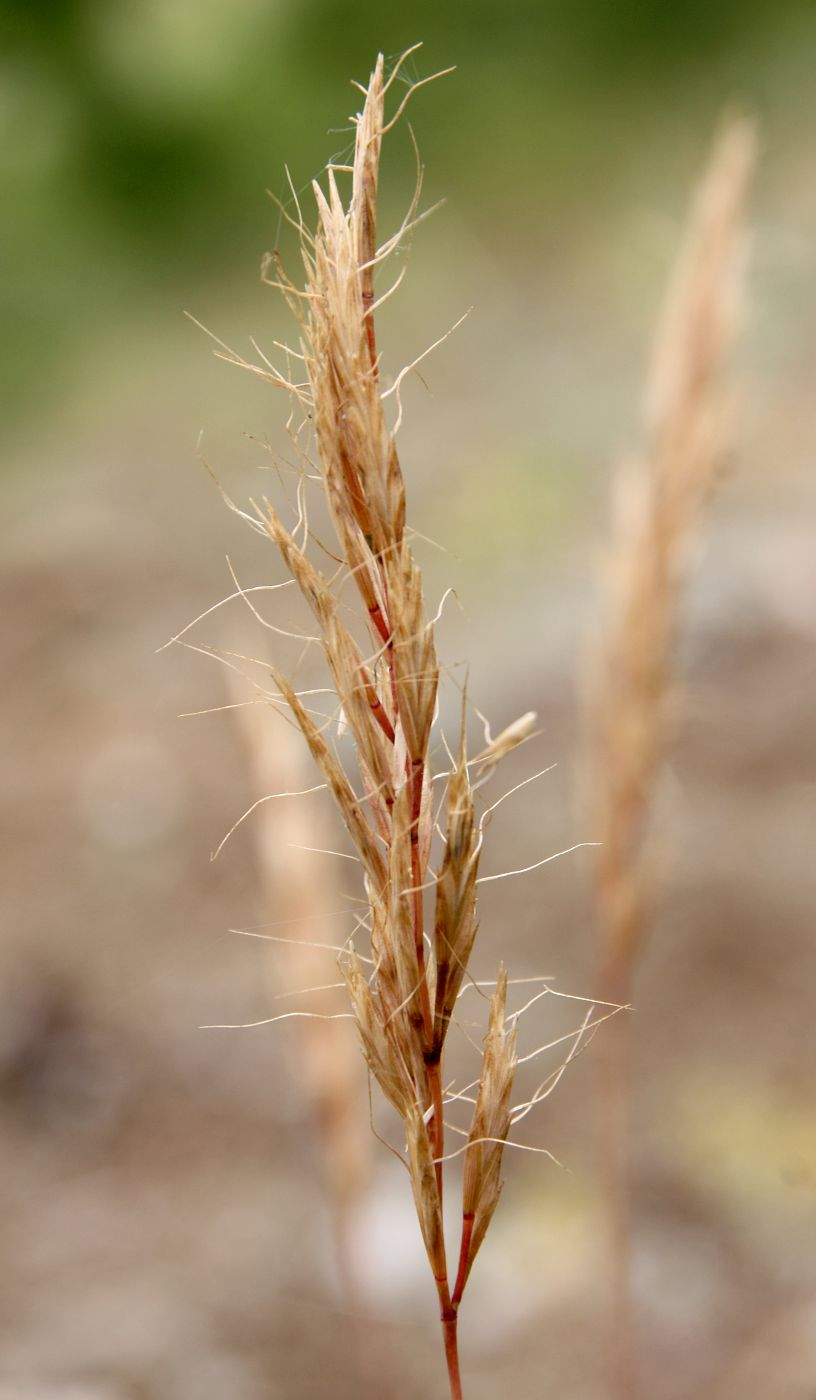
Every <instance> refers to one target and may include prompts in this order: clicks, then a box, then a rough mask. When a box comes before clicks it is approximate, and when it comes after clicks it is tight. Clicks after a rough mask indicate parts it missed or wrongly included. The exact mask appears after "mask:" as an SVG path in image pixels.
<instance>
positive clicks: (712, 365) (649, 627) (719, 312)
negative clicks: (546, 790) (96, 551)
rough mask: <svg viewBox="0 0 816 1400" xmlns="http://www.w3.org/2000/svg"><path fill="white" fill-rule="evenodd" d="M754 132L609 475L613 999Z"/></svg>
mask: <svg viewBox="0 0 816 1400" xmlns="http://www.w3.org/2000/svg"><path fill="white" fill-rule="evenodd" d="M753 160H754V136H753V130H752V127H751V125H750V123H748V122H747V121H745V120H743V119H734V120H732V121H730V122H729V123H728V124H727V125H726V126H725V128H724V130H723V131H722V133H721V135H720V137H719V139H718V140H717V142H716V144H715V147H714V151H713V153H712V156H711V160H710V164H709V166H708V169H707V171H706V173H705V176H704V178H703V180H702V183H701V186H700V189H699V191H698V194H697V198H696V200H695V203H694V207H693V210H692V213H691V217H690V220H689V226H688V230H687V234H686V238H685V242H684V245H683V247H682V250H681V253H680V257H679V259H678V263H677V266H676V268H675V272H674V275H673V278H672V281H671V285H670V289H669V295H668V298H667V302H666V306H665V309H664V314H663V320H662V325H661V327H660V331H659V334H658V337H657V342H656V346H655V351H654V357H653V364H652V372H651V380H650V385H649V395H648V404H647V422H646V434H645V445H644V448H643V450H642V452H641V454H640V456H639V457H638V458H637V459H636V460H635V461H634V462H632V463H630V464H628V465H627V466H626V467H625V469H624V470H622V471H621V473H620V475H619V478H618V481H617V483H616V488H617V491H616V496H617V498H616V507H617V512H616V524H615V535H614V542H613V545H612V550H611V557H610V567H609V570H608V578H607V583H606V590H605V598H606V603H607V605H606V615H605V619H604V624H603V630H602V634H601V637H600V641H599V644H598V651H597V656H596V658H595V674H594V678H593V686H592V693H591V703H590V736H591V737H590V754H591V779H590V780H591V789H592V806H593V814H594V816H593V828H594V829H593V837H594V838H595V840H597V841H598V843H599V845H598V850H597V856H596V862H595V891H596V905H597V921H598V942H597V980H596V994H597V996H598V998H599V999H600V1000H604V1001H610V1002H616V1003H618V1004H620V1005H625V1004H627V1003H629V1002H630V1001H631V998H632V986H633V978H634V972H635V968H636V965H637V961H638V958H639V957H640V955H641V953H642V950H643V947H644V944H645V940H646V937H647V933H648V925H649V911H650V906H651V895H652V886H653V883H654V870H653V860H652V854H651V849H650V844H649V840H648V836H649V819H650V813H651V809H652V806H653V803H654V798H655V792H656V787H657V783H658V778H659V774H660V769H661V766H662V763H663V760H664V756H665V752H666V747H667V740H668V735H669V712H670V702H671V698H672V690H673V678H672V665H673V642H674V637H675V632H676V627H677V619H678V612H679V605H680V601H681V591H682V584H683V581H684V577H685V575H686V572H687V565H688V554H689V549H690V545H691V544H692V542H693V538H694V535H695V531H696V530H697V528H698V525H699V521H700V518H701V515H702V511H703V508H704V506H705V504H706V502H707V500H708V499H709V497H710V495H711V492H712V489H713V487H714V485H715V483H716V480H717V478H718V475H719V472H720V469H721V467H722V464H723V461H724V459H725V457H726V453H727V449H728V446H729V442H730V437H731V428H730V420H731V412H730V402H729V395H728V393H727V392H726V387H725V374H726V369H727V365H728V360H729V357H730V352H731V349H732V346H733V342H734V338H735V333H736V328H737V324H738V318H739V311H740V308H741V301H742V280H743V267H744V236H743V232H744V231H743V210H744V203H745V198H746V193H747V188H748V184H749V180H750V175H751V171H752V167H753ZM631 1037H632V1029H631V1024H630V1022H629V1020H628V1019H627V1018H625V1017H619V1018H617V1023H616V1024H614V1025H612V1026H610V1027H609V1028H608V1034H607V1035H606V1036H605V1037H604V1041H603V1045H602V1047H601V1051H600V1052H599V1055H598V1058H597V1061H596V1063H597V1068H598V1092H597V1103H598V1109H597V1117H598V1137H599V1160H600V1162H601V1164H602V1172H603V1178H604V1181H603V1185H604V1199H605V1210H606V1218H607V1237H608V1266H609V1297H610V1317H609V1338H610V1388H611V1392H612V1393H613V1394H614V1395H615V1396H616V1397H617V1400H633V1397H634V1396H636V1395H637V1394H638V1392H639V1383H638V1378H637V1362H636V1350H637V1348H636V1343H635V1327H634V1316H633V1306H632V1298H631V1229H630V1185H629V1162H628V1144H629V1138H630V1133H629V1117H628V1115H629V1098H630V1087H631V1079H630V1068H629V1061H630V1056H631Z"/></svg>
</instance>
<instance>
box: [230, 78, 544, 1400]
mask: <svg viewBox="0 0 816 1400" xmlns="http://www.w3.org/2000/svg"><path fill="white" fill-rule="evenodd" d="M398 71H399V65H398V66H397V69H396V70H395V71H394V72H392V74H391V76H390V77H389V78H388V79H387V80H386V78H385V74H384V65H383V59H382V57H380V58H379V59H378V60H377V63H376V66H375V68H374V71H373V73H372V74H371V78H370V81H369V83H368V86H367V87H366V88H365V89H362V91H363V92H364V97H365V101H364V105H363V109H362V112H361V114H360V115H359V116H357V117H356V118H355V125H356V136H355V150H354V159H353V164H352V166H351V168H350V169H349V168H340V167H335V166H329V167H328V172H327V182H326V184H327V188H326V190H325V191H324V190H323V189H322V188H321V187H320V186H319V185H318V184H317V183H315V184H314V186H313V190H314V198H315V201H316V206H317V227H316V230H315V231H314V232H309V231H308V230H307V229H306V226H305V223H304V220H303V218H302V216H301V213H300V208H299V206H298V205H297V202H296V208H297V217H296V218H295V219H294V220H293V222H294V223H295V225H296V228H297V230H298V233H299V235H300V241H301V251H302V258H303V264H304V268H305V274H306V275H305V285H304V286H303V287H298V286H297V285H296V284H295V282H294V281H293V280H291V279H290V278H289V277H288V276H287V274H286V273H285V271H284V270H283V267H282V265H281V262H280V260H279V259H278V258H271V259H269V260H267V263H266V265H265V278H266V280H267V282H269V283H270V284H271V285H273V286H275V287H277V288H278V289H280V290H281V291H283V293H284V295H285V296H286V298H287V300H288V302H289V305H290V307H291V309H292V311H293V312H294V314H295V316H296V318H297V321H298V324H299V328H300V346H299V349H298V350H291V351H288V352H287V358H288V362H289V363H290V364H291V363H292V362H293V361H297V362H298V363H299V364H300V365H302V367H303V373H302V378H301V379H300V380H299V381H298V382H293V379H292V377H291V375H289V376H285V375H283V374H282V373H280V372H279V371H277V370H276V369H274V368H273V367H272V366H271V365H270V364H269V363H268V362H267V361H266V360H265V359H263V358H262V361H261V362H260V363H257V364H252V363H249V362H247V361H246V360H244V359H243V358H242V357H241V356H239V355H235V354H234V353H233V352H231V351H227V352H226V358H228V359H230V360H232V361H233V362H235V363H238V364H240V365H242V366H243V367H245V368H248V369H250V370H251V371H252V372H253V373H255V374H258V375H260V376H261V377H262V378H264V379H266V380H267V381H269V382H270V383H272V384H276V385H278V386H279V387H283V388H285V389H286V390H287V391H288V393H289V394H290V396H291V398H292V401H293V419H296V418H298V417H302V419H303V425H304V429H305V431H307V432H310V433H312V434H313V437H314V441H315V446H316V454H315V455H316V458H317V470H318V472H319V476H320V480H321V482H322V486H323V491H324V495H325V501H326V504H327V507H328V513H329V516H330V519H331V522H332V524H333V527H334V530H335V533H336V537H337V554H336V555H335V556H333V557H338V556H339V557H338V567H337V569H336V570H335V571H334V572H333V573H332V574H330V575H328V576H327V575H326V574H324V573H323V572H322V571H321V568H320V567H318V563H316V562H315V560H314V558H312V557H309V552H308V546H309V531H308V528H307V527H306V525H305V524H304V518H303V513H302V512H301V514H300V516H299V519H298V522H297V523H296V525H295V527H294V528H293V530H289V529H287V527H286V525H285V524H284V522H283V520H282V519H281V517H280V515H279V514H278V513H277V511H276V510H275V509H274V507H273V506H272V505H271V504H270V503H269V502H268V501H267V500H265V499H264V500H263V501H262V502H260V503H259V504H258V505H257V506H255V516H254V517H250V519H251V520H252V521H253V523H254V524H255V527H256V528H260V529H261V530H262V531H263V532H264V533H265V534H266V535H267V536H268V537H269V539H270V540H271V541H272V542H273V544H274V545H275V546H276V548H277V550H278V551H279V553H280V555H281V558H282V559H283V561H284V564H285V566H286V568H287V571H288V573H289V575H290V576H291V578H292V579H293V580H294V581H295V583H296V584H297V587H298V589H299V590H300V593H301V594H302V596H303V598H304V599H305V601H306V603H307V605H308V607H309V609H310V611H311V613H312V615H313V617H314V620H315V623H316V631H317V633H318V636H319V639H320V645H321V648H322V652H323V656H324V659H325V663H326V666H327V668H328V672H329V675H330V678H331V683H332V687H333V690H334V692H335V693H336V698H337V704H338V711H337V713H339V714H340V715H341V716H342V725H343V727H344V729H345V730H346V731H347V732H348V733H349V734H350V737H351V740H352V747H353V766H352V767H351V768H348V767H347V760H346V759H344V758H342V757H341V756H339V755H340V753H341V749H340V748H339V747H335V746H334V742H333V739H332V736H331V732H330V726H329V725H328V723H327V720H326V718H325V717H324V716H320V715H318V714H317V713H316V712H315V711H314V710H313V709H312V708H311V705H310V703H309V701H308V699H307V698H306V697H305V695H303V694H299V693H298V691H297V689H296V686H295V682H294V681H293V680H292V679H288V678H286V677H285V676H283V675H280V674H278V673H277V672H275V673H274V681H275V686H276V696H275V702H276V703H277V704H278V705H279V706H280V707H282V708H283V709H284V710H285V712H286V713H287V715H288V718H289V720H290V721H291V722H293V723H294V725H295V726H296V727H297V728H298V729H299V730H300V731H301V733H302V735H303V738H304V739H305V741H306V745H307V746H308V749H309V751H310V753H311V756H312V758H313V760H314V762H315V763H316V764H317V766H318V767H319V769H320V770H321V772H322V775H323V777H324V779H325V783H326V785H327V787H328V788H329V790H330V791H331V793H332V796H333V798H334V801H335V804H336V806H337V809H338V811H339V813H340V816H341V818H342V820H343V822H344V824H345V827H346V829H347V832H348V834H349V837H350V839H351V842H352V843H353V847H354V850H355V851H356V854H357V856H358V858H359V861H360V864H361V866H362V873H363V879H364V885H365V896H366V903H367V906H368V908H367V917H366V923H367V926H368V929H369V934H370V948H369V950H367V952H368V953H370V957H369V956H364V955H362V954H361V953H358V952H357V951H355V950H354V948H353V947H352V946H349V948H348V951H347V953H346V955H345V956H344V957H343V958H342V959H341V968H342V971H343V975H344V978H345V981H346V984H347V987H348V991H349V994H350V1000H351V1007H352V1010H353V1014H354V1017H355V1019H356V1023H357V1029H358V1032H359V1039H360V1042H361V1045H362V1049H363V1053H364V1056H365V1060H366V1062H367V1064H368V1068H369V1070H370V1072H371V1075H372V1076H373V1078H374V1079H375V1080H376V1082H377V1083H378V1084H379V1086H380V1088H381V1090H382V1092H383V1094H384V1096H385V1098H386V1099H387V1100H388V1102H389V1103H390V1104H391V1105H392V1107H393V1108H394V1109H395V1110H396V1113H397V1114H398V1115H399V1118H400V1119H401V1122H402V1128H403V1131H404V1135H405V1154H404V1162H405V1165H406V1167H407V1169H408V1172H409V1176H410V1181H411V1188H412V1192H413V1198H414V1202H415V1206H416V1213H417V1218H418V1221H419V1226H420V1230H421V1234H422V1239H423V1241H424V1245H425V1249H426V1251H427V1255H428V1259H429V1262H430V1266H431V1271H432V1274H433V1278H434V1281H435V1286H436V1290H437V1294H438V1298H439V1304H440V1314H441V1321H442V1329H443V1337H444V1344H445V1356H446V1361H447V1367H448V1379H449V1386H450V1393H451V1396H452V1397H453V1400H457V1397H461V1395H462V1385H461V1379H460V1372H459V1357H458V1343H457V1317H458V1310H459V1304H460V1302H461V1298H462V1293H463V1290H464V1287H465V1283H466V1281H467V1278H468V1275H469V1273H470V1270H471V1267H472V1265H473V1261H474V1258H475V1256H476V1253H477V1251H478V1249H479V1247H480V1245H481V1243H482V1241H483V1239H484V1235H485V1231H486V1230H487V1227H488V1225H489V1223H490V1220H491V1217H492V1215H493V1212H494V1210H495V1207H496V1204H497V1201H498V1198H499V1193H500V1190H501V1163H502V1152H503V1148H504V1145H505V1141H506V1139H507V1136H508V1133H509V1130H510V1126H511V1120H512V1110H511V1108H510V1095H511V1090H512V1086H513V1078H514V1073H515V1069H516V1062H517V1061H516V1049H515V1045H516V1033H515V1019H514V1018H513V1017H510V1018H506V1014H505V1002H506V993H507V977H506V974H505V972H504V970H503V968H502V969H501V970H500V972H499V977H498V981H497V985H496V989H495V992H494V994H493V995H492V998H491V999H490V1013H489V1027H488V1031H487V1036H486V1040H485V1045H484V1055H483V1060H482V1066H481V1073H480V1076H479V1078H478V1080H477V1084H478V1089H477V1092H476V1101H475V1111H474V1115H473V1121H472V1124H471V1127H470V1131H469V1133H466V1134H465V1136H466V1144H465V1146H464V1148H463V1149H462V1151H463V1155H464V1159H465V1167H464V1202H463V1209H462V1232H461V1244H460V1250H459V1260H458V1277H457V1280H456V1284H455V1287H453V1288H452V1287H451V1283H450V1281H449V1271H448V1262H447V1257H446V1247H445V1232H444V1224H443V1175H444V1165H445V1159H446V1153H445V1123H444V1117H443V1113H444V1103H445V1093H444V1092H443V1061H444V1056H445V1048H446V1038H447V1035H448V1030H449V1027H450V1025H451V1023H452V1020H453V1018H454V1013H455V1007H456V1003H457V999H458V997H459V996H460V994H461V993H462V991H463V990H464V989H465V987H464V980H465V978H466V977H467V966H468V960H469V958H470V955H471V950H472V947H473V942H474V939H475V936H476V931H477V914H476V895H477V880H478V871H479V858H480V853H481V846H482V825H483V821H480V820H478V819H477V816H476V812H475V807H474V790H473V784H472V781H471V774H472V773H473V774H475V775H476V778H475V779H474V781H476V782H477V783H478V782H479V781H481V779H482V778H483V776H484V775H485V774H486V773H488V772H490V771H492V770H493V768H495V766H496V764H497V763H499V761H500V760H501V758H502V757H503V755H504V754H506V753H508V752H510V750H511V749H513V748H514V747H516V745H517V744H519V743H521V742H523V740H524V739H525V738H526V737H527V736H528V735H529V734H530V732H531V729H532V724H533V718H534V717H533V716H531V715H526V716H524V717H523V719H522V720H520V721H517V722H516V724H514V725H511V726H509V728H508V729H506V730H504V731H503V732H502V733H501V734H500V735H499V736H498V738H497V739H495V740H492V741H491V740H490V739H489V736H488V742H487V747H486V748H485V749H484V750H483V751H482V752H481V753H480V754H479V755H478V756H477V758H476V759H473V760H470V761H469V760H468V756H467V745H466V736H465V705H464V703H463V707H462V732H461V737H460V739H459V742H458V746H457V753H456V757H455V758H451V759H450V764H449V769H446V770H445V771H442V772H441V773H435V774H432V771H431V751H430V750H431V735H432V728H433V725H434V719H435V715H436V709H437V693H438V688H439V665H438V662H437V655H436V646H435V640H434V623H433V621H432V620H430V619H429V617H428V614H427V612H426V608H425V602H424V598H423V590H422V579H421V575H420V571H419V568H418V566H417V563H416V561H415V559H414V556H413V552H412V548H411V540H410V537H409V533H408V532H407V530H406V523H405V516H406V502H405V484H404V480H403V475H402V469H401V466H400V461H399V455H398V451H397V429H398V426H399V421H400V418H401V406H400V405H399V386H400V382H401V377H400V378H398V379H397V381H396V383H395V384H394V385H393V386H392V390H390V391H389V390H383V388H382V386H381V381H380V363H379V356H378V350H377V341H376V334H375V326H374V312H375V309H376V306H377V302H376V300H375V290H374V282H375V273H376V272H377V270H378V269H379V267H380V266H381V265H382V264H383V263H384V262H385V261H386V259H387V257H388V255H389V253H390V252H392V251H393V250H394V249H395V248H396V247H397V245H398V244H399V242H400V240H401V239H403V238H404V236H405V234H406V233H407V231H408V229H409V228H410V227H411V226H412V224H413V223H414V222H415V220H416V199H415V200H414V203H413V204H412V207H411V209H410V210H409V213H408V216H407V218H406V220H405V222H404V224H403V226H402V227H401V228H400V229H399V230H398V231H397V233H396V234H395V235H394V236H393V237H391V238H389V239H388V240H386V241H385V242H384V243H382V244H378V242H377V182H378V172H379V158H380V150H381V144H382V138H383V135H384V134H385V133H386V132H387V131H388V129H389V127H390V126H391V125H392V124H393V122H394V121H395V120H396V117H393V118H392V119H391V121H390V122H389V123H388V124H386V122H385V115H384V112H385V101H386V97H387V96H388V93H389V90H390V88H391V85H392V84H393V82H394V79H395V77H396V76H397V72H398ZM414 86H417V84H415V85H414ZM412 91H413V88H411V89H409V90H408V96H410V94H411V92H412ZM405 100H407V97H406V98H405ZM405 100H404V101H405ZM404 101H403V103H402V105H401V106H400V108H399V110H398V112H397V114H396V115H397V116H398V115H399V113H400V111H401V110H402V106H404ZM349 174H350V177H351V192H350V196H349V197H348V199H347V200H344V199H343V198H342V197H341V194H340V189H339V185H340V183H341V181H342V180H343V179H346V178H347V177H348V175H349ZM388 294H389V293H388V292H386V293H385V295H388ZM390 392H393V393H394V394H395V406H396V412H395V415H394V416H395V421H394V422H393V423H390V422H389V421H388V419H387V416H386V407H387V395H388V394H389V393H390ZM290 421H292V420H290ZM294 437H295V440H296V441H298V431H295V433H294ZM304 460H307V459H306V458H305V457H304ZM308 462H309V471H310V472H311V473H312V474H313V473H314V470H315V467H314V463H313V461H312V456H311V455H310V456H309V457H308ZM327 553H331V551H328V550H325V551H324V555H323V557H324V558H325V555H326V554H327ZM316 557H317V556H316V555H315V558H316ZM319 562H322V560H321V561H319ZM353 590H356V600H357V603H356V611H355V610H353V609H350V608H349V600H350V598H352V597H353ZM341 591H342V599H341ZM363 638H364V639H365V640H363ZM267 694H268V692H267ZM342 752H343V753H346V752H347V746H343V748H342ZM432 779H433V787H432ZM441 784H442V785H441ZM445 785H446V786H445ZM432 792H433V793H435V794H436V796H435V797H434V799H433V801H434V802H435V803H438V804H440V812H439V815H438V821H437V815H436V813H435V811H434V808H433V806H432ZM435 826H438V828H439V836H438V837H437V838H436V839H437V840H441V846H442V849H441V857H440V860H439V863H438V868H437V871H436V873H433V872H432V871H431V869H430V860H431V848H432V841H433V840H434V828H435ZM494 878H495V877H494ZM426 893H427V903H428V910H427V916H428V917H427V927H426V907H425V906H426V898H425V896H426ZM431 910H432V911H433V912H432V914H431ZM536 1101H538V1100H536ZM460 1102H467V1100H466V1098H464V1097H462V1098H461V1099H460ZM471 1102H472V1100H471Z"/></svg>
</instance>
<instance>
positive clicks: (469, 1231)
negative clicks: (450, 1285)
mask: <svg viewBox="0 0 816 1400" xmlns="http://www.w3.org/2000/svg"><path fill="white" fill-rule="evenodd" d="M473 1220H474V1217H473V1213H472V1212H469V1213H468V1214H467V1215H464V1216H463V1217H462V1243H461V1244H460V1246H459V1268H458V1269H457V1272H456V1285H455V1287H454V1290H453V1306H454V1307H455V1308H458V1306H459V1304H460V1303H461V1301H462V1294H463V1293H464V1291H465V1284H466V1282H467V1270H468V1261H469V1259H470V1241H471V1237H472V1235H473Z"/></svg>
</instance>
